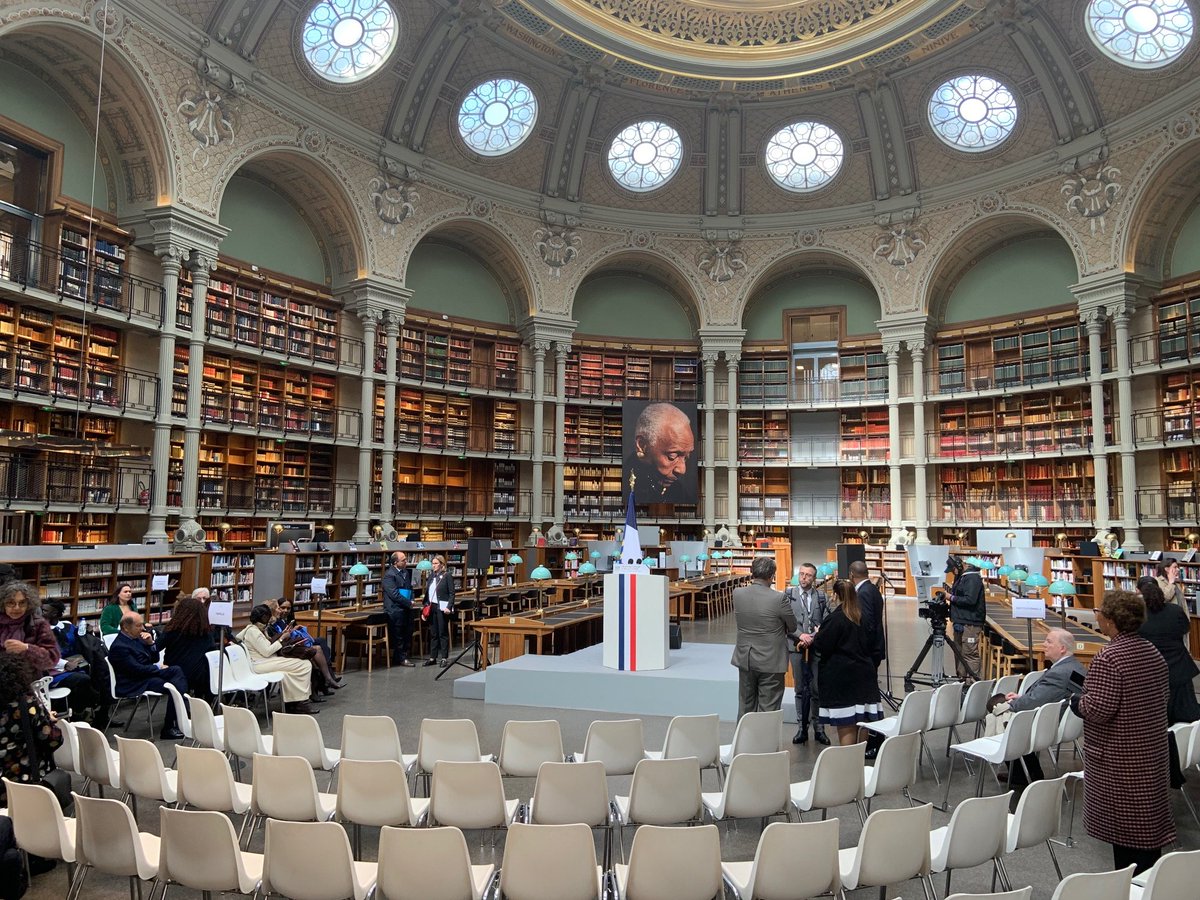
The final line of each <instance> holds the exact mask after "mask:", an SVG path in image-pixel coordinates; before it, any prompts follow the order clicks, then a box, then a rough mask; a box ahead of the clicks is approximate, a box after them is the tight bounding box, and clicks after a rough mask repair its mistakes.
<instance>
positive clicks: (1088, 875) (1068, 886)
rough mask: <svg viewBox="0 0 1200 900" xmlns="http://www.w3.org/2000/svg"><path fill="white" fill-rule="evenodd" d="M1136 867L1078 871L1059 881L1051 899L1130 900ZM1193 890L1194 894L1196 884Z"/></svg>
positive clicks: (1131, 865)
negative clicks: (1111, 870) (1104, 870)
mask: <svg viewBox="0 0 1200 900" xmlns="http://www.w3.org/2000/svg"><path fill="white" fill-rule="evenodd" d="M1136 868H1137V866H1135V865H1133V864H1130V865H1128V866H1126V867H1125V868H1124V869H1118V870H1116V871H1115V872H1076V873H1075V874H1074V875H1068V876H1067V877H1066V878H1064V879H1063V880H1062V881H1060V882H1059V883H1058V887H1056V888H1055V889H1054V896H1053V897H1051V898H1050V900H1129V888H1130V885H1131V883H1132V879H1133V870H1134V869H1136ZM1192 892H1193V895H1194V894H1195V885H1193V886H1192Z"/></svg>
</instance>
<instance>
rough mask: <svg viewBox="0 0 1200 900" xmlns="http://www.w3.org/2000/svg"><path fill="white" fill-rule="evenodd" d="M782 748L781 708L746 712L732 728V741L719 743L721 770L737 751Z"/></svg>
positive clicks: (760, 750)
mask: <svg viewBox="0 0 1200 900" xmlns="http://www.w3.org/2000/svg"><path fill="white" fill-rule="evenodd" d="M782 749H783V710H782V709H777V710H773V711H771V712H752V713H746V714H745V715H744V716H742V717H741V718H740V719H738V723H737V727H736V728H735V729H734V730H733V742H732V743H729V744H722V745H721V756H720V760H721V769H722V772H723V771H724V770H725V769H727V768H729V764H730V763H731V762H733V758H734V757H735V756H737V755H738V754H739V753H777V752H778V751H780V750H782Z"/></svg>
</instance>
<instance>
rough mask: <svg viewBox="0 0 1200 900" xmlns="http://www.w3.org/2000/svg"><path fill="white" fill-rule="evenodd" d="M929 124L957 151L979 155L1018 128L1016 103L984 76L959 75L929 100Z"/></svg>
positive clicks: (998, 83)
mask: <svg viewBox="0 0 1200 900" xmlns="http://www.w3.org/2000/svg"><path fill="white" fill-rule="evenodd" d="M929 124H930V125H932V126H933V130H934V132H936V133H937V136H938V137H939V138H941V139H942V140H943V141H945V142H946V143H947V144H949V145H950V146H951V147H954V148H956V149H958V150H966V151H968V152H971V153H978V152H980V151H982V150H990V149H991V148H992V147H995V146H997V145H998V144H1001V143H1003V142H1004V141H1005V139H1007V138H1008V136H1009V135H1010V134H1012V130H1013V128H1015V127H1016V125H1017V99H1016V97H1015V96H1013V92H1012V90H1011V89H1009V88H1008V87H1007V86H1006V85H1004V84H1002V83H1001V82H999V81H997V80H996V79H994V78H990V77H988V76H987V75H959V76H958V77H956V78H951V79H950V80H949V81H947V82H946V83H945V84H943V85H941V86H940V87H938V89H937V90H935V91H934V92H933V96H932V97H930V98H929Z"/></svg>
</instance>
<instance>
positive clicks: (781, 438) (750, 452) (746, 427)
mask: <svg viewBox="0 0 1200 900" xmlns="http://www.w3.org/2000/svg"><path fill="white" fill-rule="evenodd" d="M790 446H791V438H790V434H789V431H788V413H787V411H786V410H755V411H746V412H739V413H738V459H740V460H752V461H757V460H761V461H771V460H780V461H785V462H786V461H787V460H788V459H789V457H790Z"/></svg>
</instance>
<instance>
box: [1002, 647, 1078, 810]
mask: <svg viewBox="0 0 1200 900" xmlns="http://www.w3.org/2000/svg"><path fill="white" fill-rule="evenodd" d="M1042 655H1043V656H1045V657H1046V659H1047V661H1049V662H1050V668H1049V669H1047V670H1046V674H1045V675H1043V676H1042V677H1041V678H1039V679H1038V680H1037V681H1036V682H1035V683H1034V685H1033V686H1032V687H1031V688H1030V689H1029V690H1027V691H1026V692H1025V693H1024V694H1021V695H1020V696H1018V695H1017V694H1015V693H1012V694H1006V695H1005V697H1004V704H1002V705H1001V706H997V707H996V708H995V709H994V710H993V712H1002V711H1003V709H1002V708H1001V707H1002V706H1003V705H1005V704H1006V705H1007V708H1008V709H1009V710H1010V711H1011V712H1021V711H1022V710H1025V709H1037V708H1038V707H1039V706H1045V705H1046V704H1047V703H1057V702H1058V701H1059V700H1067V699H1069V698H1070V697H1071V695H1072V694H1079V693H1082V692H1083V679H1084V678H1085V677H1086V675H1087V670H1086V669H1085V668H1084V667H1083V663H1081V662H1080V661H1079V660H1077V659H1076V658H1075V639H1074V638H1072V637H1071V632H1069V631H1066V630H1065V629H1062V628H1051V629H1050V631H1049V632H1048V633H1047V634H1046V638H1045V640H1043V641H1042ZM1025 767H1026V768H1028V769H1029V777H1030V778H1031V779H1033V780H1034V781H1040V780H1041V779H1042V778H1043V777H1044V775H1043V774H1042V765H1041V763H1040V762H1039V761H1038V755H1037V754H1036V753H1030V754H1029V755H1028V756H1026V757H1025ZM1008 783H1009V785H1011V786H1013V787H1020V786H1021V785H1023V784H1024V783H1025V771H1024V769H1022V768H1021V766H1014V765H1010V766H1009V779H1008Z"/></svg>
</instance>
